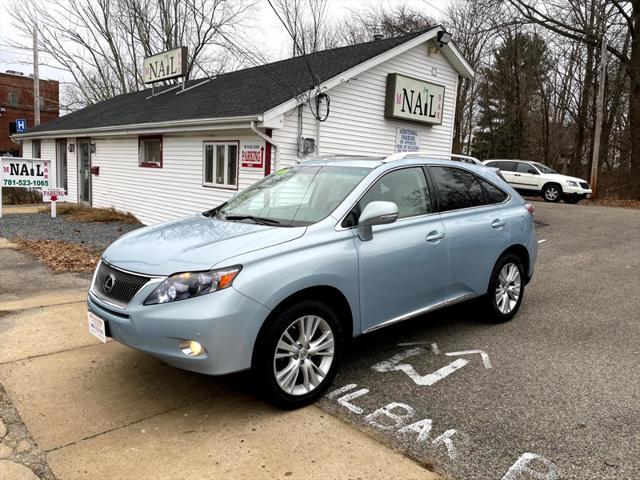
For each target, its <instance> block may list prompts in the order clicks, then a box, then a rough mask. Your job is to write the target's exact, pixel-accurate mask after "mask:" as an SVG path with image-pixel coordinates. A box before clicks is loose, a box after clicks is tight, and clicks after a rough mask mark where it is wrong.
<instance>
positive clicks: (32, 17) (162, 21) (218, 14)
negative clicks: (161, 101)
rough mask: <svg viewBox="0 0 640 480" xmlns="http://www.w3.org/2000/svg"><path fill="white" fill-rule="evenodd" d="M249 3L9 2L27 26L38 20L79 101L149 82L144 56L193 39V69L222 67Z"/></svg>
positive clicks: (43, 43)
mask: <svg viewBox="0 0 640 480" xmlns="http://www.w3.org/2000/svg"><path fill="white" fill-rule="evenodd" d="M251 7H252V3H250V0H234V1H229V0H162V1H156V0H48V1H47V2H39V1H37V0H28V1H26V2H23V1H20V2H18V1H16V2H14V4H13V8H12V9H11V10H12V12H14V13H13V15H14V20H15V24H16V26H17V27H18V28H19V29H21V30H23V31H24V32H25V33H27V31H28V30H29V29H30V28H32V25H34V24H37V25H38V31H39V48H40V49H41V51H42V52H43V53H45V54H46V55H47V56H48V57H49V58H50V59H51V60H52V62H53V66H55V67H58V68H61V69H63V70H65V71H67V72H69V73H70V74H71V76H72V77H73V79H74V85H73V88H72V89H71V90H70V91H68V92H67V95H68V100H70V102H72V104H71V107H72V108H73V107H76V108H77V107H82V106H86V105H88V104H92V103H96V102H99V101H102V100H105V99H107V98H111V97H113V96H115V95H119V94H123V93H128V92H132V91H137V90H139V89H141V88H144V83H143V76H142V59H143V58H144V57H145V56H149V55H151V54H154V53H159V52H161V51H164V50H169V49H172V48H176V47H178V46H182V45H185V46H187V47H188V50H189V57H188V65H187V72H188V76H191V75H193V74H194V73H196V72H199V71H200V72H201V71H202V70H207V71H208V72H213V73H214V74H215V73H217V72H219V71H221V70H223V69H224V68H225V66H226V65H227V62H228V60H229V57H228V55H226V48H225V46H226V44H227V39H226V36H228V35H231V34H232V33H233V32H234V31H235V30H236V29H237V28H238V27H239V26H241V24H242V21H243V19H244V17H245V14H246V13H247V12H248V11H249V10H250V9H251ZM14 46H16V47H18V48H24V49H26V48H28V47H27V46H26V45H19V44H17V45H14Z"/></svg>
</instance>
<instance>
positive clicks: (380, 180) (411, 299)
mask: <svg viewBox="0 0 640 480" xmlns="http://www.w3.org/2000/svg"><path fill="white" fill-rule="evenodd" d="M536 253H537V241H536V237H535V230H534V222H533V207H531V206H530V205H528V204H525V203H524V201H523V200H522V198H521V197H520V196H519V195H518V194H517V193H516V192H515V191H514V190H513V189H512V188H511V187H510V186H509V185H508V184H507V183H506V182H505V181H504V180H503V179H502V178H501V177H500V174H499V173H498V172H497V170H495V169H491V168H488V167H484V166H477V165H471V164H467V163H461V162H454V161H449V160H436V159H430V158H429V157H428V155H422V154H420V153H413V154H395V155H392V156H391V157H387V158H372V157H348V156H331V157H317V158H315V159H312V160H310V161H306V162H304V163H302V164H300V165H298V166H295V167H292V168H284V169H281V170H278V171H276V172H275V173H273V174H272V175H270V176H268V177H266V178H264V179H263V180H261V181H259V182H258V183H256V184H255V185H253V186H252V187H250V188H247V189H246V190H244V191H242V192H240V193H238V194H237V195H235V196H234V197H233V198H232V199H231V200H229V201H228V202H227V203H225V204H223V205H220V206H219V207H217V208H214V209H212V210H209V211H207V212H204V213H203V214H200V215H195V216H192V217H188V218H184V219H180V220H176V221H171V222H167V223H164V224H161V225H155V226H152V227H146V228H143V229H140V230H136V231H134V232H131V233H129V234H127V235H125V236H123V237H122V238H120V239H119V240H117V241H116V242H115V243H113V244H112V245H111V246H110V247H109V248H108V249H107V250H106V251H105V253H104V255H103V257H102V260H101V262H100V264H99V266H98V268H97V270H96V273H95V275H94V279H93V283H92V286H91V289H90V292H89V298H88V306H89V317H90V318H89V322H90V326H91V329H92V330H93V331H94V333H95V330H96V329H97V330H102V332H103V334H105V335H106V336H110V337H112V338H113V339H114V340H116V341H118V342H121V343H123V344H125V345H128V346H130V347H133V348H136V349H138V350H142V351H145V352H148V353H150V354H152V355H154V356H156V357H158V358H160V359H162V360H164V361H166V362H167V363H169V364H170V365H174V366H176V367H179V368H183V369H186V370H192V371H196V372H201V373H205V374H211V375H219V374H226V373H230V372H236V371H239V370H245V369H252V370H253V372H254V373H255V375H256V378H257V380H258V381H259V382H260V384H261V385H262V387H263V389H264V391H265V392H266V393H267V394H268V396H269V398H270V399H271V400H272V401H273V402H275V403H276V404H278V405H280V406H282V407H284V408H295V407H299V406H302V405H304V404H307V403H310V402H312V401H313V400H315V399H317V398H318V397H319V396H320V395H322V393H323V392H324V391H325V390H326V389H327V387H328V386H329V385H330V383H331V382H332V380H333V378H334V376H335V374H336V371H337V369H338V364H339V363H340V360H341V357H342V354H343V350H344V347H345V344H346V343H347V341H348V340H349V339H350V338H352V337H354V336H358V335H361V334H363V333H367V332H370V331H372V330H376V329H379V328H382V327H385V326H387V325H392V324H394V323H398V322H401V321H403V320H406V319H408V318H412V317H416V316H419V315H422V314H424V313H426V312H430V311H433V310H436V309H438V308H441V307H445V306H448V305H452V304H454V303H458V302H461V301H465V300H470V299H473V298H480V300H479V302H480V303H481V304H482V305H483V306H484V315H485V316H486V318H488V319H490V320H491V321H495V322H503V321H507V320H510V319H511V318H512V317H513V316H514V315H515V314H516V312H517V311H518V308H519V307H520V304H521V302H522V298H523V295H524V287H525V285H526V284H527V283H528V281H529V280H530V279H531V276H532V275H533V269H534V263H535V260H536Z"/></svg>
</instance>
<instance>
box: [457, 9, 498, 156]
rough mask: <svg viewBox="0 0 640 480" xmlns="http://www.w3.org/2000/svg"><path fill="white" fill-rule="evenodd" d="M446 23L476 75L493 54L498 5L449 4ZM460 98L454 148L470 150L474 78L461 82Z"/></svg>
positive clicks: (473, 122) (458, 150)
mask: <svg viewBox="0 0 640 480" xmlns="http://www.w3.org/2000/svg"><path fill="white" fill-rule="evenodd" d="M446 14H447V18H446V26H447V28H448V29H449V30H450V31H451V33H452V34H453V38H454V40H455V45H456V46H457V47H458V49H459V50H460V53H462V56H463V57H464V58H465V59H466V61H467V62H469V65H470V66H471V68H473V69H474V70H475V71H476V75H481V74H482V72H480V67H481V66H482V65H483V63H484V64H486V62H487V61H488V60H487V59H488V57H489V56H490V55H491V52H492V48H491V47H493V44H494V40H495V36H496V34H497V32H498V30H499V26H500V25H499V20H498V18H499V17H500V16H499V7H497V6H496V5H492V4H488V5H485V4H482V3H481V2H478V1H475V0H460V1H457V2H454V3H451V4H449V7H448V8H447V11H446ZM457 95H458V98H457V100H456V111H455V117H454V128H453V130H454V131H453V152H454V153H461V152H463V151H464V152H465V153H467V154H469V153H470V149H471V141H472V134H473V129H474V124H475V122H476V121H477V118H476V115H475V112H476V110H477V108H476V107H477V100H478V86H477V81H476V79H475V78H471V79H467V80H463V79H460V81H459V82H458V91H457Z"/></svg>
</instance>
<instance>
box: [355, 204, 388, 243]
mask: <svg viewBox="0 0 640 480" xmlns="http://www.w3.org/2000/svg"><path fill="white" fill-rule="evenodd" d="M397 219H398V206H397V205H396V204H395V203H393V202H370V203H369V204H368V205H367V206H366V207H364V210H363V211H362V213H361V214H360V218H358V236H359V237H360V240H362V241H363V242H368V241H369V240H371V239H372V238H373V230H372V228H371V227H373V226H374V225H384V224H387V223H393V222H395V221H396V220H397Z"/></svg>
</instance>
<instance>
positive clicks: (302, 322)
mask: <svg viewBox="0 0 640 480" xmlns="http://www.w3.org/2000/svg"><path fill="white" fill-rule="evenodd" d="M334 347H335V342H334V336H333V331H332V330H331V327H330V326H329V324H328V323H327V321H326V320H324V319H323V318H321V317H319V316H317V315H305V316H303V317H300V318H297V319H296V320H294V321H293V322H292V323H291V324H290V325H289V326H288V327H287V328H286V329H285V330H284V332H283V333H282V335H281V336H280V339H279V340H278V343H277V345H276V349H275V352H274V356H273V373H274V375H275V378H276V381H277V382H278V385H279V386H280V388H281V389H282V390H283V391H284V392H285V393H288V394H289V395H296V396H297V395H305V394H307V393H310V392H312V391H313V390H315V389H316V388H317V387H318V385H320V383H322V381H323V380H324V378H325V377H326V376H327V374H328V373H329V369H330V368H331V364H332V363H333V359H334V354H335V350H334Z"/></svg>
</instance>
